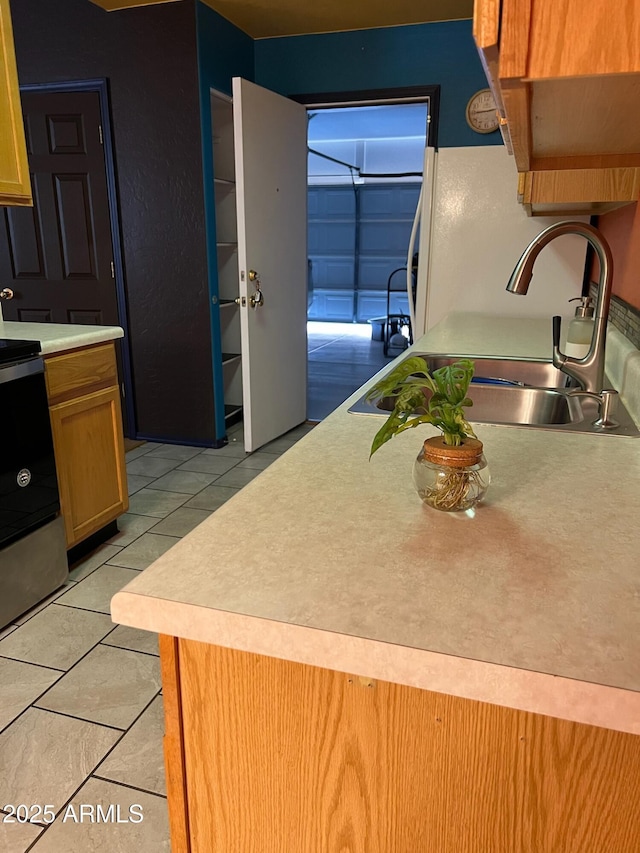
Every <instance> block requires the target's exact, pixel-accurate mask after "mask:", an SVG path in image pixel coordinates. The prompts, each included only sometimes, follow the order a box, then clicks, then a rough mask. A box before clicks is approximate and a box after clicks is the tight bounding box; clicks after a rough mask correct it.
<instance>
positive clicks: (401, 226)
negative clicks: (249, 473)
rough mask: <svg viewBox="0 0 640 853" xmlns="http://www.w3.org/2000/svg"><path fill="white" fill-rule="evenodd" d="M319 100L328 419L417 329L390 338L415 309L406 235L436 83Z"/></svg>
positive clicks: (315, 202)
mask: <svg viewBox="0 0 640 853" xmlns="http://www.w3.org/2000/svg"><path fill="white" fill-rule="evenodd" d="M365 94H367V93H365ZM357 97H358V96H357V95H354V96H353V98H354V99H355V98H357ZM299 100H302V98H299ZM320 100H321V98H320V97H318V99H317V101H318V102H315V103H310V102H309V101H308V100H307V101H305V103H306V105H307V110H308V147H309V159H308V211H309V220H308V240H309V249H308V254H309V283H308V287H309V299H308V304H309V310H308V324H307V332H308V399H307V412H308V418H309V419H310V420H321V419H323V418H324V417H326V415H328V414H329V413H330V412H331V411H333V409H335V408H336V406H338V405H339V404H340V403H341V402H343V401H344V400H345V399H346V398H347V397H348V396H349V395H350V394H351V393H353V391H355V390H356V389H357V388H359V387H360V386H361V385H362V384H363V383H364V382H365V381H367V380H368V379H369V378H370V377H371V376H373V374H375V373H376V372H377V371H378V370H380V369H381V368H382V367H384V366H385V365H386V364H388V362H389V359H390V358H392V357H395V356H396V355H398V354H399V353H400V352H401V351H402V349H403V348H404V346H403V345H407V344H408V338H409V335H410V328H409V327H408V324H403V323H398V324H397V329H396V331H397V333H398V336H399V337H396V339H395V344H396V346H395V347H389V346H388V343H389V340H388V335H387V333H388V330H389V329H390V326H389V325H387V318H388V316H389V315H391V314H393V315H394V316H398V317H408V314H409V310H408V295H407V290H406V265H407V254H408V247H409V238H410V233H411V228H412V225H413V220H414V216H415V211H416V207H417V203H418V196H419V193H420V187H421V182H422V166H423V158H424V148H425V145H426V143H427V140H428V138H429V136H430V133H429V130H430V125H431V127H432V128H433V122H434V115H433V108H434V101H436V100H437V91H436V90H430V91H426V90H422V91H421V92H419V93H417V92H415V93H404V96H400V95H399V94H395V97H391V96H389V97H385V93H379V94H378V96H377V97H362V98H359V99H358V100H353V99H347V98H342V97H341V96H336V99H335V100H338V103H335V102H333V103H332V102H331V101H330V100H329V98H327V99H326V100H323V102H322V103H319V101H320ZM341 101H342V102H341ZM431 136H432V135H431ZM386 335H387V337H386V338H385V336H386Z"/></svg>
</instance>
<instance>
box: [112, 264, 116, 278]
mask: <svg viewBox="0 0 640 853" xmlns="http://www.w3.org/2000/svg"><path fill="white" fill-rule="evenodd" d="M115 277H116V269H115V267H114V265H113V261H111V278H115Z"/></svg>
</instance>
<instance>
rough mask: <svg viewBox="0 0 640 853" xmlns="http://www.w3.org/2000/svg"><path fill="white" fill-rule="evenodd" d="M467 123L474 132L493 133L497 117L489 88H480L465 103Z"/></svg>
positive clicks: (496, 126) (497, 120)
mask: <svg viewBox="0 0 640 853" xmlns="http://www.w3.org/2000/svg"><path fill="white" fill-rule="evenodd" d="M466 116H467V124H468V125H469V127H470V128H471V129H472V130H475V132H476V133H493V131H494V130H497V129H498V124H499V119H498V113H497V112H496V105H495V102H494V100H493V95H492V94H491V89H480V91H479V92H476V93H475V95H473V96H472V97H471V98H470V99H469V103H468V104H467V112H466Z"/></svg>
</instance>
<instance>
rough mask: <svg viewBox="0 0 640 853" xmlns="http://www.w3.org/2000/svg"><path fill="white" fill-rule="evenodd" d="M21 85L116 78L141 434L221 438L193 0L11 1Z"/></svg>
mask: <svg viewBox="0 0 640 853" xmlns="http://www.w3.org/2000/svg"><path fill="white" fill-rule="evenodd" d="M11 11H12V16H13V26H14V36H15V43H16V54H17V61H18V75H19V79H20V83H21V84H30V83H51V82H59V81H69V80H83V79H90V78H100V77H103V78H107V79H108V81H109V86H110V98H111V110H112V119H113V136H114V144H115V158H116V168H117V186H118V193H119V202H120V216H121V220H120V222H121V231H122V245H123V253H124V269H125V279H126V289H127V301H128V311H129V341H128V343H129V346H130V349H131V356H132V364H133V375H134V386H135V398H136V407H135V408H136V419H137V432H138V434H139V435H141V436H144V437H148V438H151V439H157V440H162V439H171V440H174V441H184V442H187V443H189V442H193V443H203V444H210V443H212V441H213V438H214V404H213V377H212V366H211V330H210V316H209V294H208V280H207V255H206V240H205V221H204V199H203V183H202V153H201V152H202V148H201V134H200V104H199V93H198V68H197V41H196V21H195V15H196V11H195V0H185V2H181V3H167V4H162V5H159V6H148V7H142V8H133V9H125V10H122V11H118V12H105V11H103V10H102V9H100V8H99V7H98V6H95V5H93V4H92V3H90V2H89V0H55V2H52V1H51V0H12V4H11Z"/></svg>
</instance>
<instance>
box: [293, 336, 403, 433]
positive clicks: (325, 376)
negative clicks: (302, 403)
mask: <svg viewBox="0 0 640 853" xmlns="http://www.w3.org/2000/svg"><path fill="white" fill-rule="evenodd" d="M307 339H308V347H307V349H308V353H309V362H308V391H307V419H308V420H310V421H321V420H322V419H323V418H326V417H327V415H329V414H330V413H331V412H332V411H333V410H334V409H335V408H336V407H337V406H339V405H340V403H343V402H344V401H345V400H346V399H347V397H349V396H350V395H351V394H353V392H354V391H357V389H358V388H359V387H360V386H361V385H362V384H363V383H364V382H366V381H367V380H368V379H370V378H371V377H372V376H373V374H374V373H377V372H378V371H379V370H380V369H381V368H383V367H385V366H386V365H387V364H389V361H390V359H388V358H385V356H384V354H383V352H382V346H383V345H382V341H373V340H371V326H370V325H369V324H368V323H316V322H309V323H307Z"/></svg>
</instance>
